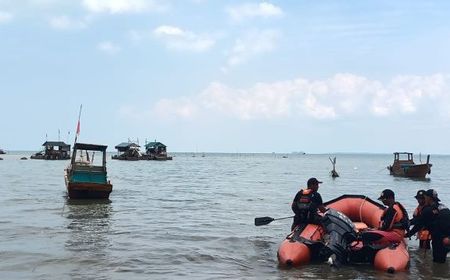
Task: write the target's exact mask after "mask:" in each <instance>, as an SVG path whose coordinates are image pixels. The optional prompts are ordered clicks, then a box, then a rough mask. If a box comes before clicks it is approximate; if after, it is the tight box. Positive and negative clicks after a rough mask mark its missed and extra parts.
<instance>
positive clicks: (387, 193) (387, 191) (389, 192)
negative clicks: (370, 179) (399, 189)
mask: <svg viewBox="0 0 450 280" xmlns="http://www.w3.org/2000/svg"><path fill="white" fill-rule="evenodd" d="M385 198H395V194H394V192H393V191H392V190H390V189H385V190H383V191H382V192H381V194H380V197H379V198H378V199H379V200H382V199H385Z"/></svg>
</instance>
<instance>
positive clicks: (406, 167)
mask: <svg viewBox="0 0 450 280" xmlns="http://www.w3.org/2000/svg"><path fill="white" fill-rule="evenodd" d="M431 166H432V164H431V163H430V155H428V156H427V162H426V163H423V164H415V163H414V159H413V154H412V153H408V152H401V153H400V152H396V153H394V163H393V164H392V165H389V166H388V167H387V169H388V170H389V172H390V174H391V175H394V176H402V177H410V178H425V176H426V175H427V174H430V173H431Z"/></svg>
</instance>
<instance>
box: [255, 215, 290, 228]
mask: <svg viewBox="0 0 450 280" xmlns="http://www.w3.org/2000/svg"><path fill="white" fill-rule="evenodd" d="M290 218H294V216H289V217H283V218H276V219H275V218H272V217H259V218H255V226H263V225H268V224H270V223H271V222H273V221H277V220H284V219H290Z"/></svg>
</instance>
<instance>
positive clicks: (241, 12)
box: [227, 2, 283, 22]
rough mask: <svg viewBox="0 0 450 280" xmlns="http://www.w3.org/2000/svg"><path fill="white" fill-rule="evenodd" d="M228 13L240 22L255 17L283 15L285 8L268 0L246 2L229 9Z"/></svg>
mask: <svg viewBox="0 0 450 280" xmlns="http://www.w3.org/2000/svg"><path fill="white" fill-rule="evenodd" d="M227 13H228V15H229V16H230V17H231V19H232V20H233V21H235V22H240V21H243V20H245V19H248V18H255V17H264V18H268V17H279V16H282V15H283V10H282V9H281V8H280V7H277V6H275V5H273V4H270V3H267V2H261V3H258V4H257V3H245V4H241V5H238V6H234V7H230V8H228V9H227Z"/></svg>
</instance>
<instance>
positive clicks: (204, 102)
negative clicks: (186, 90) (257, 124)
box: [154, 73, 450, 120]
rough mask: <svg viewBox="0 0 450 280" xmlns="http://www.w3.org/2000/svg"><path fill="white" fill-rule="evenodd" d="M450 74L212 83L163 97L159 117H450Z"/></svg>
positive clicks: (244, 118)
mask: <svg viewBox="0 0 450 280" xmlns="http://www.w3.org/2000/svg"><path fill="white" fill-rule="evenodd" d="M449 90H450V75H443V74H435V75H430V76H398V77H394V78H393V79H392V80H391V81H389V82H387V83H385V84H383V83H382V82H380V81H377V80H370V79H368V78H366V77H362V76H357V75H353V74H346V73H343V74H336V75H335V76H333V77H331V78H329V79H326V80H313V81H309V80H306V79H303V78H299V79H295V80H288V81H280V82H275V83H259V84H256V85H254V86H252V87H250V88H247V89H238V88H232V87H229V86H226V85H224V84H222V83H217V82H216V83H212V84H211V85H209V86H208V87H207V88H206V89H205V90H204V91H203V92H202V93H200V94H198V95H197V96H194V97H191V98H189V97H182V98H180V99H172V100H171V99H164V100H161V101H160V102H159V103H158V104H157V106H156V107H155V109H154V112H156V113H157V114H158V115H159V116H160V117H162V118H169V117H171V116H172V112H174V113H173V114H174V115H175V116H176V117H177V118H185V117H186V118H187V117H188V118H193V117H205V116H208V117H211V116H212V115H217V114H218V115H223V116H227V117H230V118H236V119H241V120H252V119H265V120H267V119H288V118H312V119H337V118H360V117H375V118H376V117H387V116H402V115H408V116H411V115H414V114H415V115H420V116H422V115H424V116H425V115H426V116H430V115H432V114H436V115H439V116H441V117H446V118H448V117H450V114H449V113H448V108H449V106H450V96H449V94H448V92H449Z"/></svg>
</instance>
